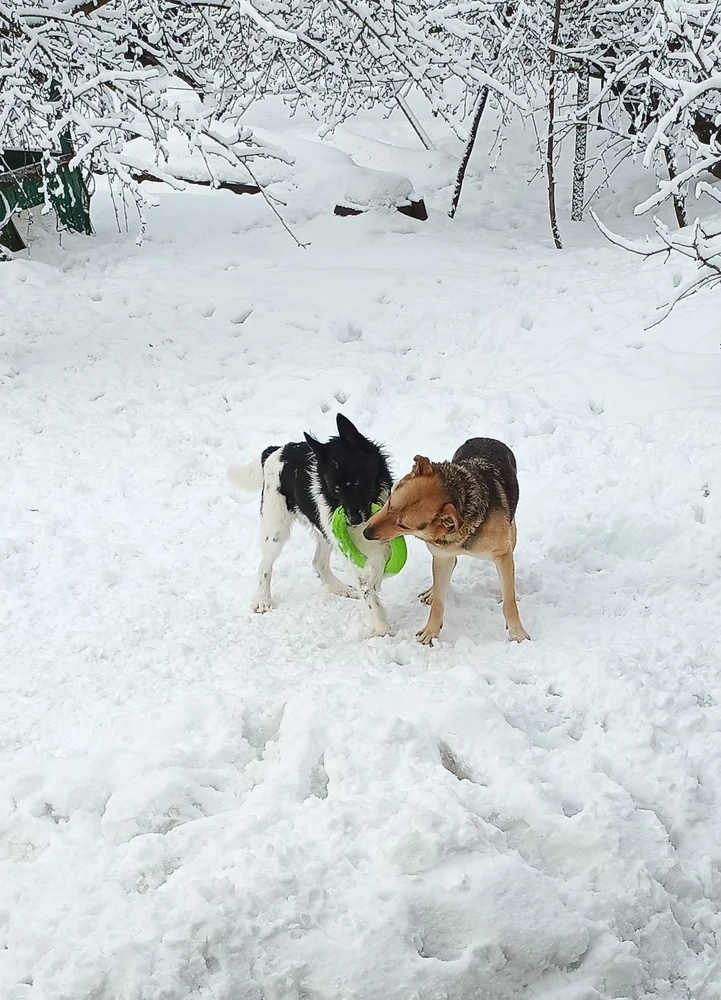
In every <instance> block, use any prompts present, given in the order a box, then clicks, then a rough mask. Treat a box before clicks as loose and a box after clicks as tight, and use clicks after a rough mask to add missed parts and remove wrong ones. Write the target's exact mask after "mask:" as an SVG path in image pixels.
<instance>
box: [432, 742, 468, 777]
mask: <svg viewBox="0 0 721 1000" xmlns="http://www.w3.org/2000/svg"><path fill="white" fill-rule="evenodd" d="M438 753H439V754H440V757H441V764H443V766H444V767H445V769H446V771H448V772H450V774H452V775H453V777H454V778H458V780H459V781H472V780H473V779H472V778H471V776H470V774H469V772H468V771H467V770H466V768H465V767H464V766H463V764H462V763H461V762H460V760H459V759H458V757H456V755H455V754H454V753H453V751H452V750H451V748H450V747H449V746H448V744H447V743H446V742H445V740H441V741H440V742H439V744H438Z"/></svg>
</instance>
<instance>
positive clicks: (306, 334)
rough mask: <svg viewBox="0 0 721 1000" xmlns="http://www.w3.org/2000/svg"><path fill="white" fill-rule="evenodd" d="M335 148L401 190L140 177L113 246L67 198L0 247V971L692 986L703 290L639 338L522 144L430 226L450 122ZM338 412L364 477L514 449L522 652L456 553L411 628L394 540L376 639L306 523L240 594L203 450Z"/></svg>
mask: <svg viewBox="0 0 721 1000" xmlns="http://www.w3.org/2000/svg"><path fill="white" fill-rule="evenodd" d="M264 124H265V125H266V126H267V127H269V128H276V127H279V126H278V123H277V122H274V121H272V120H270V119H269V120H268V121H265V122H264ZM431 124H433V122H431ZM428 127H430V125H429V126H428ZM293 128H296V129H297V130H298V134H299V135H301V133H302V129H301V125H297V126H296V125H294V126H293ZM435 129H436V133H437V134H438V135H439V136H440V135H442V134H443V133H442V127H441V125H440V124H439V123H435ZM303 134H304V135H305V136H306V137H308V135H310V134H311V133H310V132H308V131H307V129H306V132H305V133H303ZM301 137H302V135H301ZM332 142H333V143H335V144H336V145H337V146H338V147H339V148H341V149H343V150H344V151H346V152H348V153H350V155H351V156H353V158H354V160H355V161H356V162H357V163H358V164H360V165H362V166H372V167H375V168H377V169H381V170H391V171H395V172H397V173H400V174H402V175H404V176H407V177H409V178H410V179H411V181H412V183H413V185H414V187H415V188H416V190H417V191H418V192H419V193H420V194H422V195H424V196H425V198H426V202H427V205H428V207H429V210H430V212H431V215H430V218H429V220H428V221H427V222H425V223H420V222H416V221H413V220H410V219H407V218H405V217H403V216H400V215H398V214H396V213H382V212H377V213H370V214H368V215H365V216H362V217H358V218H350V219H348V218H343V219H338V218H333V217H332V216H330V215H328V214H327V213H325V212H323V213H320V214H317V213H315V212H314V211H313V204H314V203H313V201H312V199H311V200H310V201H308V200H304V199H303V198H302V197H299V198H298V199H297V200H296V201H295V202H292V203H290V204H289V206H288V209H287V212H286V218H287V219H288V221H289V222H290V223H291V224H292V225H293V226H294V227H295V230H296V232H297V234H298V235H299V237H300V238H301V239H302V240H304V241H309V242H310V244H311V245H310V246H309V247H307V248H306V249H302V250H301V249H298V248H297V247H296V246H295V245H294V244H293V242H292V241H291V240H290V238H289V237H288V235H287V234H286V233H285V232H284V231H283V230H282V229H281V228H280V226H279V224H278V222H277V220H276V219H275V217H274V216H273V215H272V214H271V213H270V212H269V210H268V208H267V207H266V206H265V204H264V203H263V201H262V200H261V199H260V198H258V197H249V196H243V197H237V196H235V195H233V194H230V193H227V192H215V193H211V192H205V191H203V190H199V189H197V188H194V189H192V190H191V191H189V192H187V193H184V194H177V193H171V192H169V191H167V190H164V189H162V188H160V187H158V188H157V189H156V194H158V197H159V201H160V204H159V207H157V208H156V209H153V210H152V211H151V212H150V213H149V225H148V231H147V237H146V240H145V243H144V245H143V246H142V247H140V248H139V247H137V246H135V245H134V243H133V240H132V236H131V237H129V236H127V235H125V234H122V235H120V234H118V232H117V230H116V227H115V218H114V215H113V211H112V207H111V204H110V200H109V199H108V197H107V195H106V194H104V193H103V192H102V191H101V192H99V194H98V196H97V197H96V198H95V201H94V216H95V222H96V226H97V230H98V234H97V237H96V238H95V239H87V238H82V237H77V238H75V237H73V238H65V239H64V240H63V243H64V247H63V248H62V249H60V248H59V247H58V246H57V241H56V240H54V239H53V238H50V237H48V236H46V237H43V238H42V239H40V240H39V241H38V242H37V244H36V245H35V248H34V250H33V256H32V260H17V261H15V262H13V263H11V264H2V265H0V414H1V418H0V420H1V426H2V435H0V454H1V455H2V459H3V463H2V489H1V493H0V495H1V496H2V507H3V513H2V518H3V524H4V530H3V532H2V534H1V535H0V595H1V596H0V615H1V617H0V622H1V623H2V634H1V636H0V643H1V644H2V660H1V663H0V670H1V674H0V683H1V695H0V745H1V748H2V765H1V769H0V859H1V860H0V887H1V888H0V997H2V1000H185V998H188V1000H190V998H194V1000H346V998H347V1000H413V998H417V1000H440V998H446V1000H474V998H477V1000H511V998H514V1000H515V998H518V1000H531V998H533V1000H591V998H604V1000H606V998H612V997H614V998H622V997H625V998H651V997H655V998H664V1000H666V998H668V1000H691V998H693V1000H713V998H718V997H721V959H720V958H719V957H718V956H719V954H721V952H720V951H719V945H720V943H721V942H719V935H720V934H721V915H720V912H719V904H720V903H721V674H720V672H719V666H720V663H719V650H720V636H721V630H719V627H718V620H717V618H718V613H719V608H720V607H721V583H720V577H719V554H720V549H721V448H720V447H719V445H720V444H721V351H720V350H719V334H718V329H719V327H718V299H714V298H713V297H712V296H707V297H698V298H696V299H694V300H692V301H690V302H689V303H687V304H685V305H683V306H681V307H679V309H678V310H677V311H676V312H674V313H673V314H672V316H671V318H670V319H669V320H668V321H666V322H665V323H664V324H662V325H661V326H659V327H656V328H654V329H652V330H645V329H644V323H645V321H646V320H647V319H649V318H650V317H652V315H653V313H654V310H655V308H656V306H657V305H659V304H660V303H662V302H664V301H665V300H666V299H667V297H668V296H669V295H670V294H671V293H672V292H673V288H674V286H675V285H677V284H678V283H679V282H681V281H682V280H685V277H686V272H685V271H684V269H683V268H682V267H677V266H676V265H674V264H668V265H662V264H661V263H659V262H657V261H653V262H650V263H644V262H642V261H641V260H640V259H638V258H634V257H631V256H628V255H626V254H624V253H623V252H621V251H620V250H617V249H615V248H613V247H611V246H609V245H608V244H607V243H605V242H604V240H603V239H602V237H601V236H600V235H599V234H598V233H597V231H596V230H595V228H594V227H593V226H592V225H591V224H590V223H589V224H588V225H586V224H584V225H581V226H575V227H572V226H571V224H570V223H567V222H565V223H564V225H563V230H564V236H565V238H566V244H567V248H566V249H565V250H564V251H563V252H560V253H559V252H558V251H555V250H554V249H552V247H551V242H550V237H549V234H548V227H547V222H546V219H545V208H544V201H543V199H544V191H543V188H542V185H540V184H535V185H532V186H531V187H530V188H528V187H527V185H526V182H527V180H528V179H529V176H530V171H531V168H530V166H529V164H530V162H531V144H532V139H531V137H530V136H526V137H525V138H522V139H519V141H518V143H517V146H516V148H515V150H514V153H513V155H509V154H508V152H507V153H506V155H504V158H503V159H502V160H501V162H500V165H499V167H498V169H497V170H496V172H495V173H493V174H491V173H490V172H489V169H488V166H487V162H486V159H485V157H484V156H483V155H479V156H478V158H477V160H478V162H474V166H473V169H472V171H471V177H470V180H469V186H468V189H467V191H466V192H465V194H464V199H463V202H462V207H461V211H460V213H459V217H458V219H457V220H456V222H455V223H451V222H449V220H448V219H447V218H446V217H445V209H446V208H447V205H448V201H449V196H450V188H449V184H450V182H451V179H452V176H453V170H454V166H455V159H454V156H452V155H451V152H452V153H453V154H454V155H455V154H456V153H457V148H456V147H455V146H452V145H451V144H450V143H449V144H448V147H447V150H444V149H441V150H440V151H439V152H437V153H434V154H428V153H426V152H425V151H422V150H419V149H418V148H417V147H416V143H415V141H414V138H413V136H412V135H411V134H410V133H409V130H408V127H407V125H406V124H405V123H404V122H403V120H402V119H401V120H399V121H397V120H396V118H395V116H392V117H391V119H390V120H388V121H386V122H377V121H365V122H357V123H354V124H353V125H350V126H348V127H347V128H345V129H342V130H339V131H338V133H337V134H336V135H335V137H333V138H332ZM448 150H450V152H449V151H448ZM648 183H649V180H648V178H644V177H643V176H641V175H636V174H633V175H628V176H627V177H626V178H625V179H624V180H623V181H619V182H618V185H617V186H615V187H614V188H613V189H611V190H609V191H607V192H606V193H605V194H604V195H603V196H602V197H601V200H600V202H599V210H600V212H601V214H602V215H603V216H604V218H605V219H606V220H607V221H609V222H610V223H611V224H615V223H616V222H617V220H618V219H619V218H623V219H624V220H625V218H626V216H625V211H626V208H627V207H628V206H629V205H630V204H632V203H633V200H634V197H635V195H636V194H637V191H638V189H639V188H640V187H641V186H642V185H643V184H646V185H648ZM133 224H134V223H133V220H132V218H131V226H132V225H133ZM618 224H619V226H620V225H622V223H618ZM636 225H637V226H638V224H636ZM623 226H624V227H625V231H626V232H628V225H627V224H626V223H625V221H624V223H623ZM338 409H342V410H343V412H344V413H346V414H347V415H348V416H349V417H351V418H352V419H353V420H354V421H356V422H357V423H358V425H359V426H360V427H361V429H363V430H364V431H367V432H368V433H370V434H371V435H373V436H375V437H376V438H378V439H379V440H381V441H383V442H384V443H385V444H386V445H387V446H388V449H389V451H390V453H391V455H392V458H393V465H394V469H395V471H396V472H397V473H402V472H404V471H407V469H408V468H409V467H410V463H411V461H412V457H413V455H414V454H416V453H417V452H421V453H424V454H428V455H430V457H431V458H434V459H442V458H446V457H449V456H450V454H451V453H452V451H453V450H454V449H455V448H456V447H457V445H458V444H460V443H461V442H462V441H463V440H464V439H465V438H466V437H468V436H471V435H477V434H484V435H494V436H498V437H500V438H502V439H503V440H505V441H507V442H508V443H509V444H510V445H511V447H512V448H513V449H514V451H515V453H516V455H517V458H518V464H519V472H520V483H521V503H520V507H519V514H518V525H519V544H518V549H517V572H518V588H519V600H520V606H521V614H522V617H523V621H524V623H525V625H526V627H527V628H528V630H529V632H530V633H531V635H532V637H533V640H534V641H533V642H530V643H523V644H522V645H520V646H517V645H515V644H510V643H508V642H507V641H506V639H505V634H504V628H503V619H502V615H501V611H500V608H499V606H498V604H497V592H498V585H497V581H496V580H495V578H494V572H493V569H492V567H491V566H486V565H484V564H476V563H472V562H471V561H470V560H469V561H468V562H467V564H465V565H464V564H461V565H459V567H458V571H457V573H456V576H455V578H454V585H453V587H452V596H451V599H450V601H449V607H448V610H447V614H446V624H445V628H444V632H443V636H442V640H441V641H440V643H439V644H438V645H437V646H436V647H435V648H433V649H429V648H427V647H422V646H419V645H418V644H417V643H416V642H415V641H414V640H413V633H414V632H415V630H416V629H417V628H418V627H419V626H420V625H421V624H422V623H423V621H424V615H425V611H426V609H424V608H423V607H422V606H420V605H419V604H418V603H417V599H416V595H417V593H418V592H419V591H420V590H421V589H422V588H423V587H424V586H426V585H427V582H428V576H429V559H428V556H427V554H426V552H425V548H424V547H423V546H422V545H420V543H411V544H410V546H409V548H410V556H409V562H408V565H407V567H406V569H405V570H404V571H403V573H402V574H401V575H400V576H398V577H396V578H393V579H391V580H389V581H387V582H386V584H385V585H384V598H385V601H386V605H387V608H388V612H389V616H390V619H391V621H392V622H393V623H394V624H395V628H396V634H395V636H394V637H393V638H389V639H373V640H370V641H368V640H367V639H366V638H365V632H364V629H365V627H366V626H365V617H364V615H363V612H362V609H361V608H360V607H359V606H358V605H357V604H356V603H355V602H350V601H344V600H342V599H340V598H335V597H332V596H330V595H326V594H324V593H323V592H322V591H321V590H320V587H319V585H318V584H317V581H316V580H315V579H314V577H313V575H312V571H311V567H310V557H311V554H312V543H311V541H310V539H309V538H307V537H304V536H303V535H302V533H299V534H298V536H297V537H295V538H294V539H293V540H292V541H291V544H289V546H288V547H287V548H286V550H285V552H284V554H283V555H282V557H281V559H280V561H279V564H278V569H277V577H276V587H275V593H276V597H277V600H278V605H279V606H278V608H277V610H276V611H275V612H273V613H272V614H270V615H266V616H262V617H256V616H254V615H253V614H252V613H251V612H250V610H249V601H250V595H251V589H252V584H253V576H254V572H255V567H256V563H257V559H258V547H257V543H256V533H257V501H256V499H255V498H253V497H247V496H245V495H242V494H235V493H233V491H232V490H231V488H230V487H229V486H228V484H227V482H226V479H225V471H226V467H227V465H228V464H229V463H231V462H237V461H245V460H250V459H252V458H254V457H255V456H256V455H257V454H258V453H259V451H260V450H261V448H263V447H264V446H265V445H267V444H272V443H282V442H283V441H285V440H287V439H289V438H293V437H298V435H299V434H300V433H301V432H302V431H303V430H306V429H307V430H312V431H313V432H315V433H316V434H318V435H324V434H328V433H330V432H331V430H332V428H333V424H334V417H335V413H336V411H337V410H338ZM337 568H338V571H339V573H342V571H343V567H342V566H341V565H338V567H337Z"/></svg>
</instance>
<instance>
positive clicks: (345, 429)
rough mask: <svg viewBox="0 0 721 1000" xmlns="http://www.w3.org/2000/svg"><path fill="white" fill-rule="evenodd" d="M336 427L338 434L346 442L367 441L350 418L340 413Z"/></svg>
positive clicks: (336, 420) (336, 419)
mask: <svg viewBox="0 0 721 1000" xmlns="http://www.w3.org/2000/svg"><path fill="white" fill-rule="evenodd" d="M335 422H336V426H337V428H338V433H339V434H340V436H341V437H342V438H344V439H345V440H346V441H363V440H365V439H364V437H363V435H362V434H361V432H360V431H359V430H358V428H357V427H356V426H355V424H353V423H351V421H350V420H349V419H348V417H344V416H343V414H342V413H339V414H338V415H337V416H336V418H335Z"/></svg>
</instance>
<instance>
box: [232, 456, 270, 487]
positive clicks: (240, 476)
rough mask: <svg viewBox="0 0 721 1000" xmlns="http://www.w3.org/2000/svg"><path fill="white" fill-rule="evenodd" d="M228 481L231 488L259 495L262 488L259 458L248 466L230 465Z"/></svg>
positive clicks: (261, 468)
mask: <svg viewBox="0 0 721 1000" xmlns="http://www.w3.org/2000/svg"><path fill="white" fill-rule="evenodd" d="M228 479H229V480H230V481H231V483H232V484H233V486H237V487H238V489H241V490H246V491H247V492H248V493H260V491H261V489H262V488H263V463H262V462H261V460H260V459H259V458H256V460H255V461H254V462H251V463H250V464H249V465H231V467H230V468H229V469H228Z"/></svg>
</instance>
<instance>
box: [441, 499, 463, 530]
mask: <svg viewBox="0 0 721 1000" xmlns="http://www.w3.org/2000/svg"><path fill="white" fill-rule="evenodd" d="M438 519H439V520H440V522H441V524H442V525H443V527H444V528H445V529H446V531H458V529H459V528H460V527H461V525H462V523H463V522H462V521H461V517H460V514H459V513H458V511H457V510H456V508H455V505H454V504H452V503H444V504H443V507H442V508H441V512H440V514H439V515H438Z"/></svg>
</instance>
